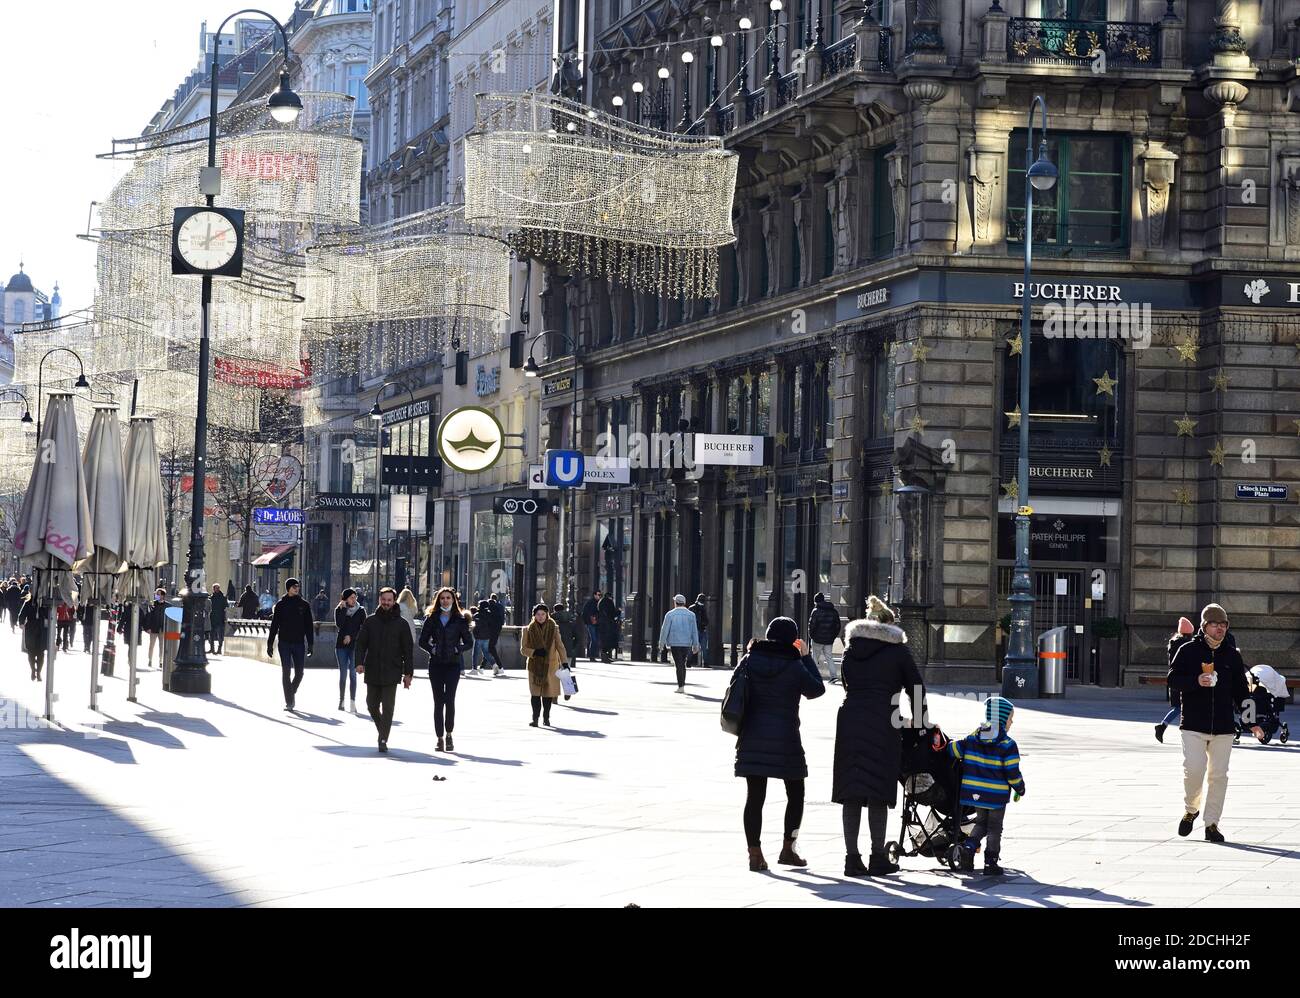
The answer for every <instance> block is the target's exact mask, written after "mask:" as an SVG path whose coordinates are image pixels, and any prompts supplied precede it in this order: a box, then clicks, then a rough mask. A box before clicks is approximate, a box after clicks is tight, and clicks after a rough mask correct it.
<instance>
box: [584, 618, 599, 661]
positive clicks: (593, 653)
mask: <svg viewBox="0 0 1300 998" xmlns="http://www.w3.org/2000/svg"><path fill="white" fill-rule="evenodd" d="M587 657H588V658H589V659H591V660H592V661H593V662H594V661H595V660H596V659H598V658H600V628H599V627H598V626H596V625H595V624H588V625H587Z"/></svg>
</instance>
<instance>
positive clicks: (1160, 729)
mask: <svg viewBox="0 0 1300 998" xmlns="http://www.w3.org/2000/svg"><path fill="white" fill-rule="evenodd" d="M1166 727H1167V725H1164V724H1157V725H1156V741H1158V742H1160V744H1162V745H1163V744H1164V742H1165V728H1166Z"/></svg>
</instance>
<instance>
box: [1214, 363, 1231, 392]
mask: <svg viewBox="0 0 1300 998" xmlns="http://www.w3.org/2000/svg"><path fill="white" fill-rule="evenodd" d="M1210 385H1211V386H1212V387H1213V388H1214V390H1215V391H1216V392H1226V391H1227V390H1228V376H1227V375H1226V374H1224V373H1223V368H1219V371H1218V373H1217V374H1215V375H1214V377H1212V378H1211V379H1210Z"/></svg>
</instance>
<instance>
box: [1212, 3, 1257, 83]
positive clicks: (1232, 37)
mask: <svg viewBox="0 0 1300 998" xmlns="http://www.w3.org/2000/svg"><path fill="white" fill-rule="evenodd" d="M1210 51H1211V52H1213V53H1214V65H1215V67H1217V68H1225V69H1244V68H1246V67H1248V66H1249V65H1250V56H1249V55H1247V53H1246V40H1245V39H1244V38H1243V37H1242V34H1241V12H1240V3H1239V0H1215V15H1214V33H1213V34H1212V35H1211V36H1210Z"/></svg>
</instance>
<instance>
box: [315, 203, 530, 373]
mask: <svg viewBox="0 0 1300 998" xmlns="http://www.w3.org/2000/svg"><path fill="white" fill-rule="evenodd" d="M309 257H310V258H311V259H312V261H313V264H314V267H313V268H312V270H311V271H309V272H308V273H307V274H305V275H304V276H303V279H302V281H301V283H300V284H299V288H300V290H301V293H302V295H303V297H305V298H306V299H307V302H308V304H307V330H308V332H307V335H308V338H309V339H310V340H311V342H312V344H313V346H314V347H317V348H323V349H327V350H332V351H333V352H334V354H335V360H336V361H337V360H338V359H339V356H338V355H339V354H342V355H344V356H345V357H346V356H347V355H348V354H350V355H351V356H350V357H349V358H348V359H355V356H356V351H357V350H358V349H360V346H361V345H362V343H363V342H364V341H366V340H367V339H368V338H367V337H366V336H365V333H366V330H367V329H368V328H369V327H370V326H371V325H373V324H375V323H382V324H383V326H384V336H383V337H382V347H381V349H382V350H383V351H384V353H385V356H384V357H383V358H381V360H382V361H383V362H386V363H391V364H393V365H396V366H397V367H400V366H404V365H405V364H407V363H410V362H413V361H416V360H419V359H423V358H428V357H432V356H434V355H436V354H437V353H438V352H441V351H443V350H445V349H447V348H448V347H450V348H452V349H461V348H464V349H468V350H470V351H471V352H482V351H484V350H487V349H491V348H495V347H498V346H500V341H501V333H500V330H501V328H502V324H503V323H504V322H505V321H506V320H507V319H508V317H509V314H510V247H509V246H508V245H506V243H504V242H503V241H502V240H500V239H497V238H494V237H492V236H486V235H482V234H479V233H476V232H471V231H470V230H469V229H468V228H467V227H466V226H465V223H464V218H463V215H462V213H461V210H460V209H459V208H457V207H438V208H434V209H431V210H429V211H423V212H418V213H416V214H413V215H407V216H404V217H402V218H401V219H398V220H397V221H395V222H391V223H387V224H383V225H373V226H363V227H360V228H355V229H343V230H338V231H335V232H331V233H328V234H326V235H322V236H319V237H318V238H317V240H316V242H315V244H314V245H313V246H312V247H310V249H309ZM457 344H459V346H458V345H457ZM324 366H325V365H321V367H322V368H324ZM331 366H333V365H331Z"/></svg>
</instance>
